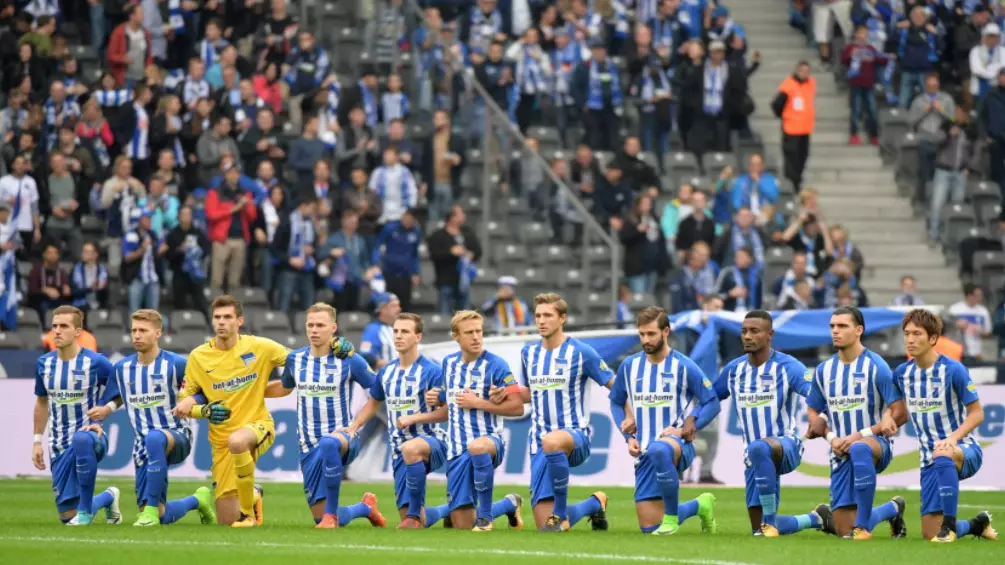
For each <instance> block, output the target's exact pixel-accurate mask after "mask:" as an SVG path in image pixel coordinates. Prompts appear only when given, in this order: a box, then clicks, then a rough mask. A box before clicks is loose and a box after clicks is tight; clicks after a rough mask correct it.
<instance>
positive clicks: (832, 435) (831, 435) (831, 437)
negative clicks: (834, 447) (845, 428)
mask: <svg viewBox="0 0 1005 565" xmlns="http://www.w3.org/2000/svg"><path fill="white" fill-rule="evenodd" d="M836 437H838V435H837V434H836V433H834V432H827V443H830V442H832V441H834V438H836Z"/></svg>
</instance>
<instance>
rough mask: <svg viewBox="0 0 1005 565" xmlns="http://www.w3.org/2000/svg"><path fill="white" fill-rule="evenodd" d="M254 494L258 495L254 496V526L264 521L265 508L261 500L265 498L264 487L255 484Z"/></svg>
mask: <svg viewBox="0 0 1005 565" xmlns="http://www.w3.org/2000/svg"><path fill="white" fill-rule="evenodd" d="M255 494H257V495H258V496H257V497H256V498H255V516H254V521H255V525H256V526H261V525H262V524H264V523H265V508H264V505H263V500H264V499H265V489H263V488H262V485H255Z"/></svg>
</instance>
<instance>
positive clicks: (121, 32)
mask: <svg viewBox="0 0 1005 565" xmlns="http://www.w3.org/2000/svg"><path fill="white" fill-rule="evenodd" d="M126 14H127V15H126V21H125V22H123V23H122V24H121V25H119V26H118V27H116V28H115V30H114V31H112V35H111V37H110V38H109V39H108V66H109V69H110V70H111V72H112V76H114V77H115V82H116V83H117V84H119V85H123V84H126V83H127V81H128V83H129V84H132V83H134V82H136V81H140V80H143V78H144V76H145V75H144V73H145V71H146V68H147V67H148V66H150V65H152V64H154V58H153V55H151V53H150V32H149V31H147V30H146V29H145V28H144V27H143V8H140V7H139V6H138V5H136V6H133V7H131V8H129V10H128V11H127V12H126Z"/></svg>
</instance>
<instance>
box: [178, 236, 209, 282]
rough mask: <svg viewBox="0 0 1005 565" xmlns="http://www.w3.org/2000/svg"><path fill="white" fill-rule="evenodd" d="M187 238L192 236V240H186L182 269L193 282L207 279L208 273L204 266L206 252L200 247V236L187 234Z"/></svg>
mask: <svg viewBox="0 0 1005 565" xmlns="http://www.w3.org/2000/svg"><path fill="white" fill-rule="evenodd" d="M187 238H192V240H191V241H188V242H186V244H187V246H186V247H185V259H184V262H182V265H181V270H182V272H183V273H185V274H187V275H188V277H189V278H190V279H191V280H192V282H202V281H204V280H206V273H205V271H203V268H202V263H203V256H204V255H205V254H204V253H203V251H202V247H199V243H198V238H196V237H195V236H191V235H190V236H187Z"/></svg>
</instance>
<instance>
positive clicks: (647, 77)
mask: <svg viewBox="0 0 1005 565" xmlns="http://www.w3.org/2000/svg"><path fill="white" fill-rule="evenodd" d="M653 75H655V77H654V76H653ZM654 79H655V80H654ZM669 93H670V81H669V80H667V76H666V73H664V72H663V69H653V68H652V67H650V66H648V65H647V66H646V68H645V70H643V71H642V91H641V92H640V93H639V98H641V99H642V102H643V104H642V111H643V112H647V113H648V112H653V111H655V110H656V104H655V103H653V98H655V97H656V96H657V95H664V94H669Z"/></svg>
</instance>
